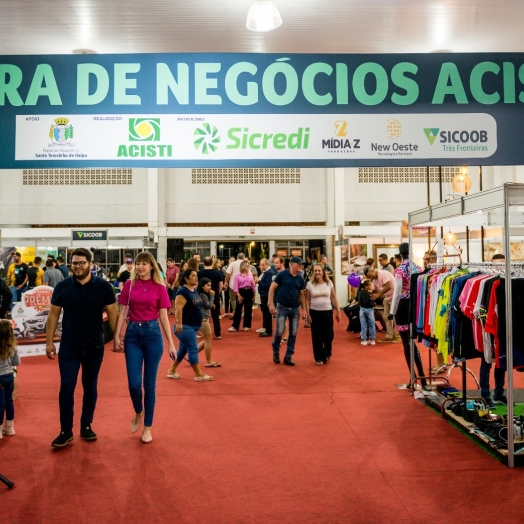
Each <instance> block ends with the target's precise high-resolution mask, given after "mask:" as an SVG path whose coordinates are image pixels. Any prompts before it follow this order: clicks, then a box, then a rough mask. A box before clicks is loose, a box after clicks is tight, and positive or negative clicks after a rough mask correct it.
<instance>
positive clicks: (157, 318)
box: [115, 251, 175, 444]
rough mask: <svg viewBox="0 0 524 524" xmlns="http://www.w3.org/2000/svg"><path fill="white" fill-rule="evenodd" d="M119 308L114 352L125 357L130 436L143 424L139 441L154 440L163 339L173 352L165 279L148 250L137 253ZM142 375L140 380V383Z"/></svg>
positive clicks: (119, 298)
mask: <svg viewBox="0 0 524 524" xmlns="http://www.w3.org/2000/svg"><path fill="white" fill-rule="evenodd" d="M118 303H119V304H120V305H121V306H122V308H121V309H120V315H119V316H118V323H117V326H116V333H115V351H116V352H123V353H124V354H125V358H126V369H127V380H128V385H129V393H130V395H131V401H132V403H133V408H134V410H135V417H134V418H133V420H132V421H131V433H136V432H137V431H138V430H139V429H140V426H141V424H142V422H144V430H143V432H142V442H143V443H144V444H148V443H149V442H151V441H152V440H153V436H152V434H151V430H152V426H153V416H154V412H155V403H156V377H157V374H158V366H159V364H160V359H161V358H162V354H163V352H164V339H163V338H162V333H161V331H160V326H162V330H163V331H164V335H165V336H166V338H167V341H168V344H169V352H170V353H171V354H173V353H174V351H175V345H174V344H173V337H172V336H171V327H170V325H169V319H168V317H167V310H168V309H169V308H170V307H171V302H170V300H169V296H168V294H167V289H166V284H165V281H164V278H163V277H162V275H161V274H160V269H159V267H158V264H157V263H156V260H155V259H154V257H153V255H151V253H149V252H148V251H143V252H141V253H139V254H138V255H137V257H136V260H135V269H134V271H133V273H132V275H131V278H130V279H129V280H128V281H127V282H126V283H125V284H124V288H123V289H122V293H120V296H119V297H118ZM126 317H128V318H129V321H128V324H127V329H126V332H125V342H124V340H122V338H121V336H120V330H121V329H122V327H123V326H124V322H125V320H126ZM142 375H143V377H144V378H143V381H142Z"/></svg>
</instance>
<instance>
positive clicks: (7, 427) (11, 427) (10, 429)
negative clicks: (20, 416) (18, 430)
mask: <svg viewBox="0 0 524 524" xmlns="http://www.w3.org/2000/svg"><path fill="white" fill-rule="evenodd" d="M0 433H3V434H4V435H9V436H12V435H14V434H15V421H14V420H5V421H4V426H3V427H2V429H1V430H0Z"/></svg>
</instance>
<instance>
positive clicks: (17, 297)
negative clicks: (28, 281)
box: [11, 285, 27, 311]
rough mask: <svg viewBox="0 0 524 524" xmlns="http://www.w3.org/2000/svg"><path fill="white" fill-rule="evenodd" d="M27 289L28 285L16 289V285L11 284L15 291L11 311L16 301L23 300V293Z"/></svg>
mask: <svg viewBox="0 0 524 524" xmlns="http://www.w3.org/2000/svg"><path fill="white" fill-rule="evenodd" d="M26 291H27V285H26V286H24V287H21V288H20V289H16V286H11V293H13V299H12V300H11V311H13V308H14V307H15V306H14V303H15V302H21V301H22V293H25V292H26Z"/></svg>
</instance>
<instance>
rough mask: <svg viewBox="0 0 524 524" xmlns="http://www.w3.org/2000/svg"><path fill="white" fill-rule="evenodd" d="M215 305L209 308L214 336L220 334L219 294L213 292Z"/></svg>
mask: <svg viewBox="0 0 524 524" xmlns="http://www.w3.org/2000/svg"><path fill="white" fill-rule="evenodd" d="M214 302H215V307H214V308H213V309H212V310H211V320H213V331H214V333H215V337H220V336H221V331H220V294H219V293H215V300H214Z"/></svg>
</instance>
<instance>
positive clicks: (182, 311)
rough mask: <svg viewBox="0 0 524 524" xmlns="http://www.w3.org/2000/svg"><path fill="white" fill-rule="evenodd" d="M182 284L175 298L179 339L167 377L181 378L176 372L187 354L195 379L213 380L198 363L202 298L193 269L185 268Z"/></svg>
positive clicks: (176, 327) (196, 275)
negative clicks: (174, 357) (197, 334)
mask: <svg viewBox="0 0 524 524" xmlns="http://www.w3.org/2000/svg"><path fill="white" fill-rule="evenodd" d="M182 281H183V282H184V285H183V286H181V287H180V289H179V290H178V293H177V295H176V298H175V316H176V324H175V334H176V336H177V338H178V340H179V341H180V346H179V347H178V351H177V354H176V359H175V360H174V362H173V364H171V367H170V368H169V370H168V372H167V376H168V378H175V379H180V378H182V377H181V375H179V374H178V373H177V372H176V369H177V367H178V366H179V364H180V362H182V360H184V357H185V356H186V355H187V358H188V360H189V363H190V364H191V367H192V368H193V371H194V372H195V380H196V381H197V382H203V381H208V380H213V377H212V376H210V375H206V374H205V373H204V372H203V371H202V368H201V367H200V364H199V363H198V342H197V338H196V333H197V331H198V330H199V329H200V326H202V311H201V309H202V305H203V304H202V299H201V298H200V295H199V294H198V291H197V285H198V274H197V272H196V271H195V270H194V269H186V271H184V274H183V275H182Z"/></svg>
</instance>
